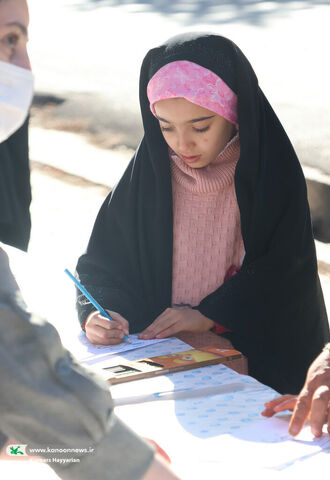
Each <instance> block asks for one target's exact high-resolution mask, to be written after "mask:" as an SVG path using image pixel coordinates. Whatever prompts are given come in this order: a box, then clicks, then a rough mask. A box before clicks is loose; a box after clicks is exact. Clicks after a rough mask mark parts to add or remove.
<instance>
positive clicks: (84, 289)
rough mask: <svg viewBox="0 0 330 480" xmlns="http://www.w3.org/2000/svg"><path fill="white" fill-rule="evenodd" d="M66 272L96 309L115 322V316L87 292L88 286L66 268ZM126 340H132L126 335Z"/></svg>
mask: <svg viewBox="0 0 330 480" xmlns="http://www.w3.org/2000/svg"><path fill="white" fill-rule="evenodd" d="M64 272H65V273H66V274H67V275H68V276H69V277H70V278H71V280H72V281H73V282H74V283H75V285H76V287H77V288H79V290H80V291H81V293H83V294H84V295H85V297H86V298H88V300H89V301H90V302H91V303H92V304H93V305H94V307H95V308H96V310H98V311H99V312H100V313H101V314H102V315H103V316H104V317H105V318H107V319H108V320H110V322H113V321H114V320H113V318H111V317H110V315H109V314H108V313H107V312H106V311H105V310H104V308H102V307H101V305H100V304H99V303H98V302H97V301H96V300H95V298H93V297H92V295H91V294H90V293H88V292H87V290H86V288H85V287H83V286H82V285H81V283H80V282H78V280H77V279H76V277H74V276H73V275H72V273H71V272H69V270H68V269H67V268H66V269H65V270H64ZM124 342H130V339H129V336H128V335H124Z"/></svg>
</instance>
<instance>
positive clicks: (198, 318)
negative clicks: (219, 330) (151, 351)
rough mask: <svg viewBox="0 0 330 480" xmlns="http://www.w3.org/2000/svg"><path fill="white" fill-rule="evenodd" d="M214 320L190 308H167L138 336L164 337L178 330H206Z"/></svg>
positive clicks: (212, 324) (211, 325)
mask: <svg viewBox="0 0 330 480" xmlns="http://www.w3.org/2000/svg"><path fill="white" fill-rule="evenodd" d="M213 326H214V322H213V321H212V320H210V319H209V318H207V317H205V316H204V315H202V314H201V313H200V312H199V311H198V310H193V309H192V308H167V309H166V310H165V311H164V312H163V313H161V314H160V315H159V317H157V318H156V320H155V321H154V322H153V323H152V324H151V325H149V327H147V328H146V329H145V330H144V331H143V332H141V333H140V335H139V338H142V339H143V340H149V339H151V338H165V337H170V336H171V335H175V334H176V333H179V332H183V331H184V332H199V333H201V332H207V331H208V330H210V329H211V328H212V327H213Z"/></svg>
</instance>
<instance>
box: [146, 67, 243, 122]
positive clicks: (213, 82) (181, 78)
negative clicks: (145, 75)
mask: <svg viewBox="0 0 330 480" xmlns="http://www.w3.org/2000/svg"><path fill="white" fill-rule="evenodd" d="M147 95H148V99H149V102H150V110H151V111H152V113H153V114H154V115H155V116H156V112H155V109H154V104H155V103H156V102H158V101H159V100H166V99H168V98H179V97H180V98H185V99H186V100H188V101H189V102H192V103H195V104H196V105H199V106H200V107H204V108H207V109H208V110H211V111H212V112H215V113H217V114H218V115H220V116H221V117H224V118H225V119H226V120H228V121H229V122H231V123H233V124H234V125H235V126H236V127H237V128H238V118H237V95H236V94H235V93H234V92H233V91H232V90H231V89H230V88H229V87H228V85H227V84H226V83H225V82H224V81H223V80H222V79H221V78H220V77H218V75H216V74H215V73H213V72H211V70H208V69H207V68H204V67H202V66H201V65H198V64H197V63H193V62H189V61H187V60H178V61H176V62H171V63H167V64H166V65H164V66H163V67H162V68H160V69H159V70H158V71H157V72H156V73H155V75H154V76H153V77H152V78H151V79H150V81H149V83H148V87H147Z"/></svg>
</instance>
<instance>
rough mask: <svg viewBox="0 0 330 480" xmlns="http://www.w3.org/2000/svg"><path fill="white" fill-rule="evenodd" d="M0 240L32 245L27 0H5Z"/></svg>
mask: <svg viewBox="0 0 330 480" xmlns="http://www.w3.org/2000/svg"><path fill="white" fill-rule="evenodd" d="M0 8H1V17H0V241H2V242H3V243H6V244H9V245H12V246H14V247H17V248H20V249H22V250H27V247H28V243H29V238H30V230H31V218H30V212H29V207H30V203H31V186H30V168H29V157H28V118H27V117H28V111H29V108H30V105H31V101H32V97H33V75H32V72H31V66H30V61H29V57H28V54H27V41H28V32H27V25H28V22H29V15H28V10H27V7H26V2H25V1H14V2H12V1H9V0H0Z"/></svg>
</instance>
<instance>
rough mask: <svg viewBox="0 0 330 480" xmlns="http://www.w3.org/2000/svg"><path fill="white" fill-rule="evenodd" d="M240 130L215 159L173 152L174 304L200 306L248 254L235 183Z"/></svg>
mask: <svg viewBox="0 0 330 480" xmlns="http://www.w3.org/2000/svg"><path fill="white" fill-rule="evenodd" d="M239 153H240V144H239V137H238V134H237V135H236V136H235V137H234V138H233V139H232V140H231V141H230V142H229V143H228V144H227V146H226V147H225V149H224V150H223V151H222V152H221V153H220V154H219V155H218V157H217V158H216V159H215V161H214V162H212V164H210V165H208V166H207V167H205V168H200V169H193V168H191V167H189V166H188V165H186V164H185V163H184V162H183V161H182V160H181V159H180V158H179V157H178V156H177V155H175V154H172V155H171V171H172V189H173V215H174V218H173V279H172V306H179V305H182V306H183V305H190V306H196V305H198V304H199V303H200V301H201V300H202V299H203V298H204V297H206V296H207V295H209V294H210V293H211V292H213V291H214V290H216V289H217V288H218V287H219V286H220V285H221V284H222V283H223V282H224V278H225V275H226V273H227V272H228V270H229V269H230V267H232V266H233V265H235V266H236V267H237V268H239V267H240V265H241V262H242V259H243V256H244V245H243V240H242V235H241V224H240V215H239V210H238V205H237V199H236V194H235V188H234V173H235V168H236V163H237V160H238V158H239Z"/></svg>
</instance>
